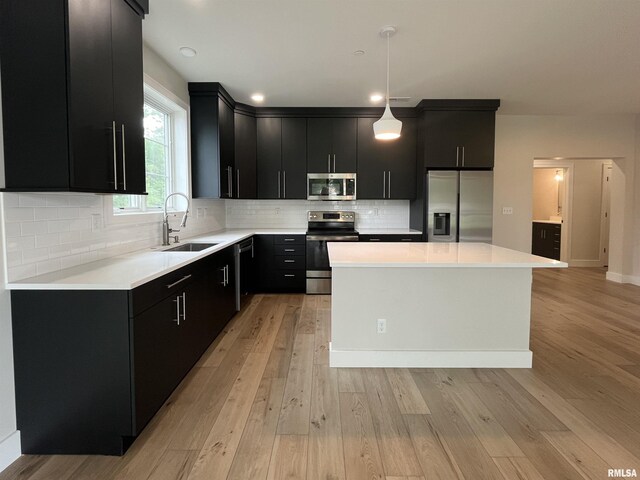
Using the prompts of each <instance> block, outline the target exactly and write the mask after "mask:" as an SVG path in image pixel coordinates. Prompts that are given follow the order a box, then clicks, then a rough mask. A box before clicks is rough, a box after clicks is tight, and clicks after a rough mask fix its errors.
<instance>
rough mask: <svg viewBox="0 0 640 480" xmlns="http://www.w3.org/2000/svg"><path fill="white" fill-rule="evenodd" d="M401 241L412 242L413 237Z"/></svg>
mask: <svg viewBox="0 0 640 480" xmlns="http://www.w3.org/2000/svg"><path fill="white" fill-rule="evenodd" d="M400 241H401V242H411V241H412V239H411V238H402V239H401V240H400Z"/></svg>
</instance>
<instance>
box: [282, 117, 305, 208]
mask: <svg viewBox="0 0 640 480" xmlns="http://www.w3.org/2000/svg"><path fill="white" fill-rule="evenodd" d="M306 158H307V119H306V118H283V119H282V172H283V174H282V198H299V199H305V198H307V161H306Z"/></svg>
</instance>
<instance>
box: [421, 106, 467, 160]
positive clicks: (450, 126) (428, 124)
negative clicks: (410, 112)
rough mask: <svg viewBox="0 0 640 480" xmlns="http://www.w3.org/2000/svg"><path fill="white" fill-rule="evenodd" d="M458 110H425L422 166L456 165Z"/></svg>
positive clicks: (458, 143)
mask: <svg viewBox="0 0 640 480" xmlns="http://www.w3.org/2000/svg"><path fill="white" fill-rule="evenodd" d="M458 115H459V112H425V114H424V118H423V120H424V121H423V131H422V132H421V134H422V135H424V142H425V145H424V166H425V167H427V168H429V167H453V168H455V167H457V166H459V165H458V164H459V160H458V151H459V149H458V147H459V146H460V142H459V134H458V129H459V123H458Z"/></svg>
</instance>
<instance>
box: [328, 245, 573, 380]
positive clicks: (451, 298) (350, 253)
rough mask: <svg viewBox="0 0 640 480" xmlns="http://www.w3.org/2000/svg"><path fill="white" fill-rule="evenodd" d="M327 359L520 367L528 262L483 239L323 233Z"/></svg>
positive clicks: (525, 342) (545, 262)
mask: <svg viewBox="0 0 640 480" xmlns="http://www.w3.org/2000/svg"><path fill="white" fill-rule="evenodd" d="M329 259H330V264H331V268H332V275H333V285H332V299H331V345H330V364H331V366H332V367H425V368H428V367H478V368H518V367H520V368H528V367H531V362H532V353H531V351H530V350H529V330H530V324H531V281H532V269H533V268H564V267H567V264H566V263H564V262H559V261H556V260H550V259H547V258H542V257H538V256H535V255H530V254H528V253H522V252H518V251H515V250H509V249H506V248H502V247H497V246H494V245H489V244H484V243H376V244H371V243H329Z"/></svg>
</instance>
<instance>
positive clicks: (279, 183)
mask: <svg viewBox="0 0 640 480" xmlns="http://www.w3.org/2000/svg"><path fill="white" fill-rule="evenodd" d="M280 188H281V187H280V170H278V198H280Z"/></svg>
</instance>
